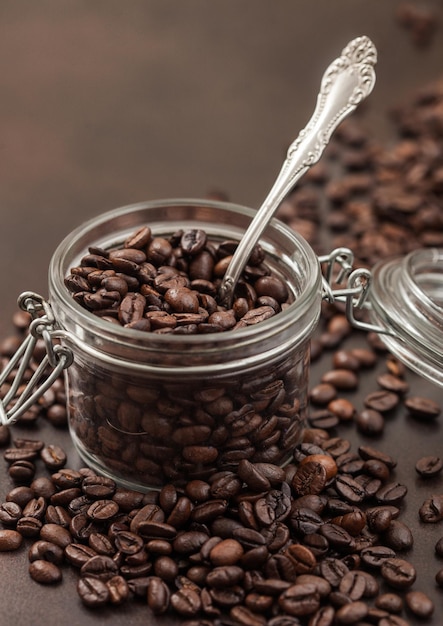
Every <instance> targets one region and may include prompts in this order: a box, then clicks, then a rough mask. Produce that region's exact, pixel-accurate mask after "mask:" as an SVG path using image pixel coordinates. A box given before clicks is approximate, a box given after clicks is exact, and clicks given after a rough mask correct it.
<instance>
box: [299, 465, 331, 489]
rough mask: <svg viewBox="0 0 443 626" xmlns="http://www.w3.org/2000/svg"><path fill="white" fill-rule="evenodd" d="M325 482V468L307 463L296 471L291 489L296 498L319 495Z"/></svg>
mask: <svg viewBox="0 0 443 626" xmlns="http://www.w3.org/2000/svg"><path fill="white" fill-rule="evenodd" d="M326 482H327V472H326V469H325V466H324V465H323V464H322V463H318V462H312V461H310V462H307V463H305V464H304V465H302V466H299V468H298V469H297V471H296V473H295V475H294V478H293V480H292V489H293V490H294V493H295V494H296V495H298V496H303V495H307V494H319V493H321V492H322V491H323V489H324V488H325V486H326Z"/></svg>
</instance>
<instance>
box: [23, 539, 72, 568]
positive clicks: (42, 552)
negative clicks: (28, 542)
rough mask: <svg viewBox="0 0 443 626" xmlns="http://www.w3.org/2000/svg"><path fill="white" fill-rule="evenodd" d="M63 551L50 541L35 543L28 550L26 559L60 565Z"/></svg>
mask: <svg viewBox="0 0 443 626" xmlns="http://www.w3.org/2000/svg"><path fill="white" fill-rule="evenodd" d="M63 555H64V553H63V549H62V548H60V546H57V545H56V544H55V543H51V542H50V541H43V540H40V541H36V542H35V543H33V544H32V546H31V547H30V548H29V552H28V558H29V560H30V561H31V562H32V561H37V560H43V561H50V562H51V563H55V565H60V564H61V563H62V562H63Z"/></svg>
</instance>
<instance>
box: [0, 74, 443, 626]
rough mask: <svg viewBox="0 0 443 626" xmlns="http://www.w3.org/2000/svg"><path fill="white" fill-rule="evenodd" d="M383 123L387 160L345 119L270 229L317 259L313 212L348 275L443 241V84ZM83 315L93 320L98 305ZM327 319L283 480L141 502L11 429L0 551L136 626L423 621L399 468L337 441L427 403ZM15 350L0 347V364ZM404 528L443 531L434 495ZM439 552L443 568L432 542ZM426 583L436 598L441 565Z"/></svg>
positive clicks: (391, 363)
mask: <svg viewBox="0 0 443 626" xmlns="http://www.w3.org/2000/svg"><path fill="white" fill-rule="evenodd" d="M393 118H394V120H395V122H396V124H397V127H398V131H399V136H400V138H399V140H398V142H396V144H395V145H394V146H393V147H392V148H389V149H384V148H381V147H380V146H377V145H375V144H374V142H373V140H372V138H370V136H369V135H368V134H367V133H366V132H365V131H364V130H362V128H361V127H360V126H358V125H357V124H355V122H346V123H344V124H342V126H341V127H340V129H339V131H338V133H337V134H336V138H335V139H334V141H333V142H332V144H331V146H330V148H328V150H327V155H328V156H327V158H326V159H324V160H323V161H322V162H321V163H320V164H319V165H317V166H316V167H314V168H313V169H312V170H311V171H310V173H309V175H308V176H307V178H305V179H303V182H302V184H301V186H300V187H299V188H298V189H297V191H295V192H294V193H293V194H291V196H290V197H289V198H288V199H287V200H286V201H285V202H284V203H283V205H282V207H281V210H280V217H281V218H282V219H283V220H284V221H286V222H287V223H289V224H290V225H291V226H292V227H293V228H295V229H296V230H297V231H298V232H300V233H301V234H302V235H303V236H304V237H305V238H306V239H307V240H308V241H310V242H311V243H312V245H313V246H314V247H315V248H316V249H317V250H318V251H319V252H321V251H322V248H323V246H324V245H325V243H324V242H323V241H322V240H321V239H320V235H319V233H320V229H319V227H318V226H319V224H320V222H321V221H322V220H323V215H324V210H325V209H328V211H327V213H326V214H325V218H326V221H327V225H328V228H329V231H330V235H331V239H332V247H339V246H343V245H345V246H347V247H350V248H351V249H353V250H354V251H355V252H356V254H357V265H363V266H371V265H372V264H373V263H374V262H375V261H377V260H378V259H379V258H384V257H387V256H390V255H391V254H393V253H399V254H404V253H405V252H408V251H409V250H411V249H415V248H417V247H423V246H434V245H442V244H443V213H442V208H441V207H442V195H443V185H442V180H443V179H442V172H443V150H442V148H441V145H442V137H443V83H441V82H437V83H435V84H434V85H431V86H429V87H428V88H426V89H424V90H421V91H420V93H418V94H417V95H416V96H415V97H414V99H413V101H412V103H410V104H407V105H404V106H402V107H400V108H398V109H397V110H396V111H394V112H393ZM325 156H326V155H325ZM337 172H340V176H338V177H337V176H336V173H337ZM343 172H344V173H343ZM342 173H343V175H342ZM131 245H132V246H133V247H134V244H131ZM328 247H330V246H329V243H328ZM135 249H137V248H135ZM89 254H90V255H97V256H100V257H103V254H102V251H97V250H92V251H90V253H89ZM109 254H110V253H109ZM103 258H106V257H103ZM126 260H127V261H130V262H133V261H131V259H129V260H128V259H126ZM150 262H151V261H148V260H147V261H143V262H142V264H143V263H150ZM97 269H98V270H100V272H101V271H107V270H106V269H105V268H98V267H97V268H95V269H94V271H95V270H97ZM111 271H114V272H115V273H116V274H117V273H118V272H117V271H116V270H115V269H113V270H111ZM121 273H124V274H125V271H123V272H121ZM128 275H130V274H128ZM102 278H103V277H102ZM112 278H115V276H114V275H113V276H112ZM117 278H120V277H117ZM100 282H101V281H100ZM100 288H101V289H102V288H105V287H101V285H100ZM75 293H79V291H78V290H75ZM86 293H89V294H92V295H94V291H93V290H89V291H87V292H86ZM95 293H97V292H95ZM128 293H129V288H128ZM199 293H202V292H199ZM126 295H127V294H126ZM125 297H126V296H125ZM89 299H90V297H89ZM113 306H115V303H114V304H113ZM169 306H170V305H169ZM111 308H112V307H111ZM91 310H93V309H91ZM94 310H102V311H103V312H105V311H106V313H104V316H105V317H106V316H107V312H108V310H109V309H106V308H104V309H99V308H98V309H94ZM323 313H324V314H323V323H322V326H321V328H319V332H318V334H317V336H316V338H315V339H314V340H313V342H312V359H313V360H314V361H315V360H316V359H318V358H320V356H323V358H327V357H330V358H331V368H330V370H329V371H328V373H327V374H325V375H324V376H322V378H321V380H319V381H314V382H313V385H312V387H311V391H310V399H311V404H312V410H311V413H310V416H309V428H307V429H306V430H305V433H304V437H303V441H302V443H301V444H300V445H299V446H297V448H296V450H295V452H294V456H293V460H292V462H291V463H289V464H288V465H287V466H286V467H285V468H284V469H283V468H281V467H280V466H279V465H278V464H276V463H273V462H269V461H265V460H262V461H257V462H256V461H254V462H251V461H250V460H248V459H242V460H240V461H239V462H238V463H237V464H236V467H235V468H228V469H225V470H223V471H217V472H215V473H213V474H212V475H211V476H208V477H206V478H205V479H202V478H194V479H192V480H187V481H186V484H184V485H183V486H182V487H181V488H177V487H176V486H174V485H173V484H167V485H165V486H163V487H162V488H161V490H160V491H159V492H151V493H148V494H141V493H138V492H135V491H130V490H127V489H123V488H120V487H118V486H117V485H116V484H115V483H114V481H112V480H111V479H109V478H105V477H103V476H98V475H97V474H95V473H94V472H93V471H91V470H90V469H80V470H74V469H69V468H68V467H67V459H66V455H65V454H64V452H63V450H61V449H60V448H58V447H57V446H55V445H51V444H45V443H44V442H42V441H37V440H35V439H32V438H26V439H24V438H17V437H13V438H12V443H11V441H10V438H11V433H10V429H9V428H8V427H6V426H0V445H1V446H2V447H3V448H4V459H5V462H6V463H7V467H8V473H9V475H10V479H11V481H12V483H13V485H14V486H13V487H12V488H11V490H10V491H9V492H8V493H7V494H6V497H5V502H3V504H1V505H0V521H1V523H2V529H1V530H0V550H2V551H4V550H17V549H20V548H21V549H23V547H25V548H26V549H28V550H29V563H30V565H29V567H30V569H29V572H30V576H31V577H32V578H33V580H35V581H37V582H38V583H41V584H59V583H60V581H61V580H62V578H63V572H64V570H65V569H66V568H67V567H70V568H75V569H76V570H77V571H78V594H79V597H80V598H81V601H82V602H83V604H84V605H85V606H86V607H88V608H96V609H97V608H99V607H103V606H108V605H112V606H113V607H115V610H118V608H117V607H118V606H120V605H122V606H124V605H125V603H126V602H131V601H134V602H140V603H144V604H145V605H146V607H147V608H146V611H147V615H148V616H149V612H150V613H151V614H153V615H175V616H179V617H180V618H181V619H182V620H184V622H183V623H185V624H187V626H211V625H215V626H262V625H265V624H268V625H269V626H300V625H302V626H306V625H309V626H331V625H332V624H334V626H335V625H336V624H339V625H340V624H358V623H369V624H373V623H375V624H378V625H379V626H404V625H407V624H408V623H409V622H408V616H411V617H412V618H413V619H415V618H418V619H426V618H427V617H429V616H430V615H431V614H432V613H433V611H434V606H433V602H432V600H431V599H430V597H429V596H428V595H426V594H425V593H424V592H423V591H422V590H421V589H420V587H419V586H420V581H419V580H416V578H417V574H416V571H415V567H414V564H413V562H412V560H409V559H408V558H406V553H407V551H408V550H410V548H411V546H412V545H413V542H414V537H413V536H412V533H411V530H410V528H409V527H408V526H407V525H406V524H405V523H404V522H403V521H402V519H401V517H402V515H401V514H402V508H403V507H404V504H405V502H406V500H407V487H406V485H404V484H401V483H399V482H398V481H397V480H396V477H395V466H396V458H395V457H394V456H393V455H391V454H388V453H386V452H382V451H380V450H378V449H377V448H376V447H375V446H373V445H367V444H365V445H363V444H362V445H359V446H357V448H356V449H355V450H354V449H353V447H352V445H351V443H350V441H348V440H347V439H346V438H344V437H340V436H339V435H338V429H339V428H340V427H341V426H342V425H344V424H347V425H349V424H355V426H356V428H357V429H358V430H359V431H361V433H362V434H364V435H366V436H367V435H369V436H371V435H374V437H375V436H380V435H381V434H382V432H383V429H384V426H385V421H386V419H387V418H388V417H389V415H390V413H391V412H392V411H393V410H395V408H396V407H398V406H403V407H404V408H405V409H406V410H407V411H408V412H409V413H410V415H411V416H412V417H413V418H414V419H416V420H425V421H429V420H435V419H437V418H438V416H439V414H440V407H439V406H438V405H437V404H436V403H435V402H433V401H431V400H429V399H427V398H423V397H421V396H417V395H411V394H410V390H409V387H408V383H407V380H406V377H405V375H404V368H403V367H402V366H401V364H400V363H399V362H398V361H397V360H396V359H395V358H393V357H392V356H390V355H389V354H388V353H387V352H386V350H385V349H384V347H383V345H382V344H381V342H380V341H379V340H378V338H377V337H374V336H372V335H369V336H368V337H367V339H368V343H367V344H366V345H365V347H364V348H352V349H347V348H346V347H345V344H344V342H345V340H346V338H347V337H348V336H349V335H350V333H351V329H350V327H349V324H348V322H347V321H346V319H345V317H344V315H343V313H342V311H341V310H340V307H339V306H338V305H337V306H336V305H330V304H327V305H326V304H325V305H324V307H323ZM118 316H119V314H118V312H117V313H116V312H115V310H114V312H113V313H112V315H111V318H112V319H113V320H114V323H115V322H117V323H119V324H121V323H122V321H121V320H119V319H118ZM146 319H147V318H146ZM132 322H136V320H131V321H129V322H128V323H130V324H131V323H132ZM123 323H126V318H125V319H124V320H123ZM143 323H144V322H143ZM203 323H206V322H203ZM17 325H18V326H20V325H21V327H22V328H23V329H24V328H25V325H26V324H25V323H23V321H22V322H21V323H20V324H17ZM154 326H155V325H154ZM136 327H137V326H136ZM157 330H158V331H161V332H171V329H167V330H161V329H160V328H154V332H156V331H157ZM173 330H174V329H173ZM150 331H151V332H152V326H151V327H150ZM174 332H175V330H174ZM211 332H213V330H211ZM14 344H16V341H15V339H11V340H8V341H7V342H4V343H3V346H2V349H1V354H2V358H3V359H4V360H7V359H8V358H9V355H10V354H11V353H12V352H13V345H14ZM8 346H9V347H8ZM331 350H334V352H333V353H331V352H330V351H331ZM380 358H384V359H385V362H386V372H385V373H383V374H381V375H379V376H378V377H377V379H376V381H375V382H376V386H375V388H374V390H373V392H371V393H369V394H368V395H367V396H366V398H365V399H364V407H363V408H360V407H357V406H356V405H355V404H354V403H353V402H352V400H351V399H350V398H349V395H350V394H351V393H352V391H353V390H355V389H356V388H357V387H358V385H359V381H360V380H361V378H362V377H363V376H364V377H367V375H368V370H370V368H372V367H374V365H375V363H376V362H377V361H378V362H379V360H380ZM31 369H32V366H31ZM62 387H63V385H62V384H61V385H60V387H57V385H56V387H55V390H56V391H55V392H54V393H53V394H52V393H50V394H48V396H47V398H46V399H45V400H44V401H43V402H42V404H41V405H39V407H38V408H37V409H36V412H35V413H34V412H33V411H30V415H32V417H30V415H29V416H28V415H26V416H25V417H24V418H21V420H22V423H23V424H24V423H25V421H26V420H27V419H29V421H32V422H33V423H34V422H35V421H36V419H37V417H38V416H39V415H42V416H44V417H47V418H48V419H50V418H49V414H50V409H51V408H52V407H58V408H57V410H56V411H55V413H59V419H60V421H58V420H57V419H55V418H54V423H55V424H59V423H60V424H63V423H65V413H64V417H63V409H64V406H63V393H64V392H63V388H62ZM53 389H54V388H53ZM53 389H51V390H50V391H51V392H52V391H53ZM3 391H4V390H3V389H2V390H1V392H2V394H3ZM414 462H415V468H414ZM42 466H43V467H44V468H46V469H45V473H44V475H42V474H41V473H40V469H41V468H42ZM442 467H443V461H442V459H441V458H439V457H438V456H435V455H434V456H431V455H429V456H425V457H422V458H420V459H418V460H416V461H414V460H411V468H412V469H413V471H415V472H416V473H417V475H418V476H419V478H420V479H421V480H427V479H428V478H431V479H435V478H436V477H438V476H439V475H441V472H442ZM432 484H434V486H435V483H432ZM417 515H418V516H419V517H420V520H421V521H422V522H423V523H425V524H427V523H431V524H435V523H438V522H439V521H441V520H443V494H442V493H438V491H436V490H435V489H434V490H433V492H432V494H431V495H429V497H427V498H426V499H425V500H424V501H423V503H422V505H421V507H420V510H419V511H417ZM435 554H436V556H437V557H441V556H442V555H443V539H440V540H439V541H438V542H437V543H436V545H435ZM435 580H436V583H437V584H438V585H439V586H440V587H443V568H442V569H440V570H439V571H437V572H436V575H435Z"/></svg>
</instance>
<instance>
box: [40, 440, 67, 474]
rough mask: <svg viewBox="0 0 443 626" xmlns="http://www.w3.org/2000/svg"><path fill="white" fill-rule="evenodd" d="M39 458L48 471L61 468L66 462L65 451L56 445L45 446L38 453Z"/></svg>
mask: <svg viewBox="0 0 443 626" xmlns="http://www.w3.org/2000/svg"><path fill="white" fill-rule="evenodd" d="M40 458H41V459H42V461H43V463H44V464H45V465H46V467H47V468H48V469H51V470H57V469H60V468H62V467H63V466H64V465H65V464H66V461H67V457H66V453H65V451H64V450H63V449H62V448H61V447H60V446H57V445H52V444H51V445H46V446H45V447H44V448H43V449H42V450H41V452H40Z"/></svg>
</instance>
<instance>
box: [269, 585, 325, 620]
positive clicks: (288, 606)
mask: <svg viewBox="0 0 443 626" xmlns="http://www.w3.org/2000/svg"><path fill="white" fill-rule="evenodd" d="M278 603H279V606H280V608H282V609H283V610H284V611H285V612H286V613H288V614H289V615H292V616H296V617H301V616H305V615H312V614H313V613H315V612H316V611H317V610H318V609H319V606H320V595H319V593H318V591H317V589H316V587H315V585H312V584H309V583H304V584H295V585H292V586H291V587H289V588H288V589H286V590H285V591H283V593H282V594H281V595H280V597H279V599H278Z"/></svg>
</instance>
